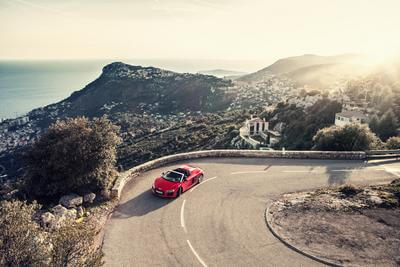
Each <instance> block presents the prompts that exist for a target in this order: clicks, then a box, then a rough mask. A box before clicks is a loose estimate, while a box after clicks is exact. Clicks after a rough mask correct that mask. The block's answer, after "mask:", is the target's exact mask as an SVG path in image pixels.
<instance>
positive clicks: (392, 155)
mask: <svg viewBox="0 0 400 267" xmlns="http://www.w3.org/2000/svg"><path fill="white" fill-rule="evenodd" d="M366 155H367V159H400V150H370V151H367V152H366Z"/></svg>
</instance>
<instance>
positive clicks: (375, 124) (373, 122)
mask: <svg viewBox="0 0 400 267" xmlns="http://www.w3.org/2000/svg"><path fill="white" fill-rule="evenodd" d="M368 125H369V128H370V129H371V131H373V132H374V133H375V134H378V131H379V118H378V116H377V115H373V116H372V117H371V119H370V121H369V124H368Z"/></svg>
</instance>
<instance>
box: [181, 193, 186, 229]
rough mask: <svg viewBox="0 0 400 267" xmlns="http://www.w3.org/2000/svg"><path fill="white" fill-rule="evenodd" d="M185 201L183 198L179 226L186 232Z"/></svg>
mask: <svg viewBox="0 0 400 267" xmlns="http://www.w3.org/2000/svg"><path fill="white" fill-rule="evenodd" d="M185 202H186V199H184V200H183V203H182V207H181V226H182V228H183V231H185V233H187V229H186V225H185V214H184V213H185Z"/></svg>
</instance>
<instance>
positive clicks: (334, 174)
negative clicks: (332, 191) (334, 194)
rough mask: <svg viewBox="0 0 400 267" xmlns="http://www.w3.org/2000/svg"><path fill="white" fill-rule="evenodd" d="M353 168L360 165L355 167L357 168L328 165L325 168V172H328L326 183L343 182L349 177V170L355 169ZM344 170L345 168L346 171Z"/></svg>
mask: <svg viewBox="0 0 400 267" xmlns="http://www.w3.org/2000/svg"><path fill="white" fill-rule="evenodd" d="M355 169H360V167H357V168H354V167H353V168H347V169H342V170H338V168H337V167H332V166H328V167H327V168H326V173H327V174H328V184H329V185H343V184H345V183H346V182H347V181H348V179H349V176H350V173H351V171H352V170H355ZM344 170H347V171H344Z"/></svg>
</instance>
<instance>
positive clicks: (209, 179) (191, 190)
mask: <svg viewBox="0 0 400 267" xmlns="http://www.w3.org/2000/svg"><path fill="white" fill-rule="evenodd" d="M215 178H217V176H215V177H212V178H208V179H207V180H205V181H203V182H201V183H200V184H198V185H196V186H195V187H193V188H192V189H190V191H189V192H193V190H195V189H196V188H197V187H199V185H202V184H204V183H206V182H208V181H211V180H214V179H215Z"/></svg>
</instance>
